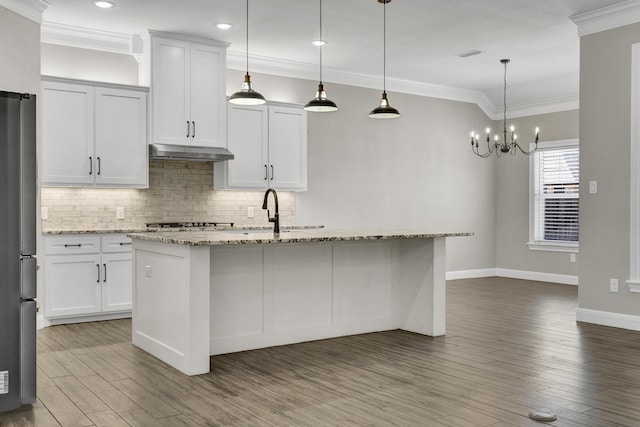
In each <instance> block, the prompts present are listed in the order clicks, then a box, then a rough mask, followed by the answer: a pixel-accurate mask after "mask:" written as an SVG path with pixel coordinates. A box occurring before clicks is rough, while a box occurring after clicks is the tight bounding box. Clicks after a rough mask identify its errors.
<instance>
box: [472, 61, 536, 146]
mask: <svg viewBox="0 0 640 427" xmlns="http://www.w3.org/2000/svg"><path fill="white" fill-rule="evenodd" d="M509 61H510V60H509V59H501V60H500V62H501V63H502V64H504V115H503V128H502V129H503V130H502V142H500V137H498V135H494V137H493V144H492V143H491V129H489V128H487V131H486V133H487V139H486V140H487V151H485V152H484V153H482V152H481V151H480V146H479V144H478V139H479V138H480V135H478V134H477V133H475V132H471V149H472V150H473V153H474V154H475V155H477V156H480V157H482V158H487V157H489V156H491V155H492V154H493V153H495V154H496V156H497V157H502V155H503V154H506V153H511V155H512V156H515V155H516V152H517V151H516V149H517V150H519V151H520V152H521V153H522V154H525V155H527V156H530V155H531V154H533V153H535V152H536V150H537V149H538V136H539V131H540V130H539V129H538V128H536V131H535V140H534V143H535V146H534V147H533V149H531V150H523V149H522V147H521V146H520V145H519V144H518V135H516V133H515V127H513V126H511V127H510V129H509V131H510V133H509V134H508V135H507V64H508V63H509Z"/></svg>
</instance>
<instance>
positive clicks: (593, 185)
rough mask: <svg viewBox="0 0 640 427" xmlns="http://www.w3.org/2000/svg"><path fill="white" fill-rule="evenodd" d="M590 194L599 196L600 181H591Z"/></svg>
mask: <svg viewBox="0 0 640 427" xmlns="http://www.w3.org/2000/svg"><path fill="white" fill-rule="evenodd" d="M589 194H598V181H589Z"/></svg>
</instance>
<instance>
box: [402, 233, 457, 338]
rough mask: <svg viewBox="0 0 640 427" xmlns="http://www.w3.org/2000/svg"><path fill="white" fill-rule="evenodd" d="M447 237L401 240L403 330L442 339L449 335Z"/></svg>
mask: <svg viewBox="0 0 640 427" xmlns="http://www.w3.org/2000/svg"><path fill="white" fill-rule="evenodd" d="M445 250H446V239H445V238H444V237H437V238H430V239H406V240H400V246H399V251H398V258H399V270H398V276H399V278H398V286H397V287H396V288H395V292H396V294H395V300H396V303H395V309H396V319H397V320H396V323H397V325H398V327H399V328H400V329H404V330H407V331H411V332H416V333H419V334H423V335H430V336H434V337H435V336H441V335H444V334H445V331H446V280H445V274H446V272H445V268H446V266H445Z"/></svg>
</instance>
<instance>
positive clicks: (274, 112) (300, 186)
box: [232, 107, 307, 190]
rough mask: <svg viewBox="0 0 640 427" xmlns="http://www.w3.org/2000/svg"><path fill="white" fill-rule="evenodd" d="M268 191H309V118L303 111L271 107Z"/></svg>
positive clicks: (300, 109)
mask: <svg viewBox="0 0 640 427" xmlns="http://www.w3.org/2000/svg"><path fill="white" fill-rule="evenodd" d="M232 152H233V151H232ZM269 187H273V188H277V189H281V190H306V188H307V115H306V112H305V111H304V110H303V109H302V108H293V107H269Z"/></svg>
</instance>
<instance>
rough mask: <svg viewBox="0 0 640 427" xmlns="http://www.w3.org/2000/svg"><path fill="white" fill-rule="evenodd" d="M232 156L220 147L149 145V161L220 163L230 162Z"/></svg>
mask: <svg viewBox="0 0 640 427" xmlns="http://www.w3.org/2000/svg"><path fill="white" fill-rule="evenodd" d="M232 159H233V154H231V152H230V151H229V150H227V149H226V148H222V147H197V146H193V145H174V144H149V160H183V161H196V162H222V161H225V160H232Z"/></svg>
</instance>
